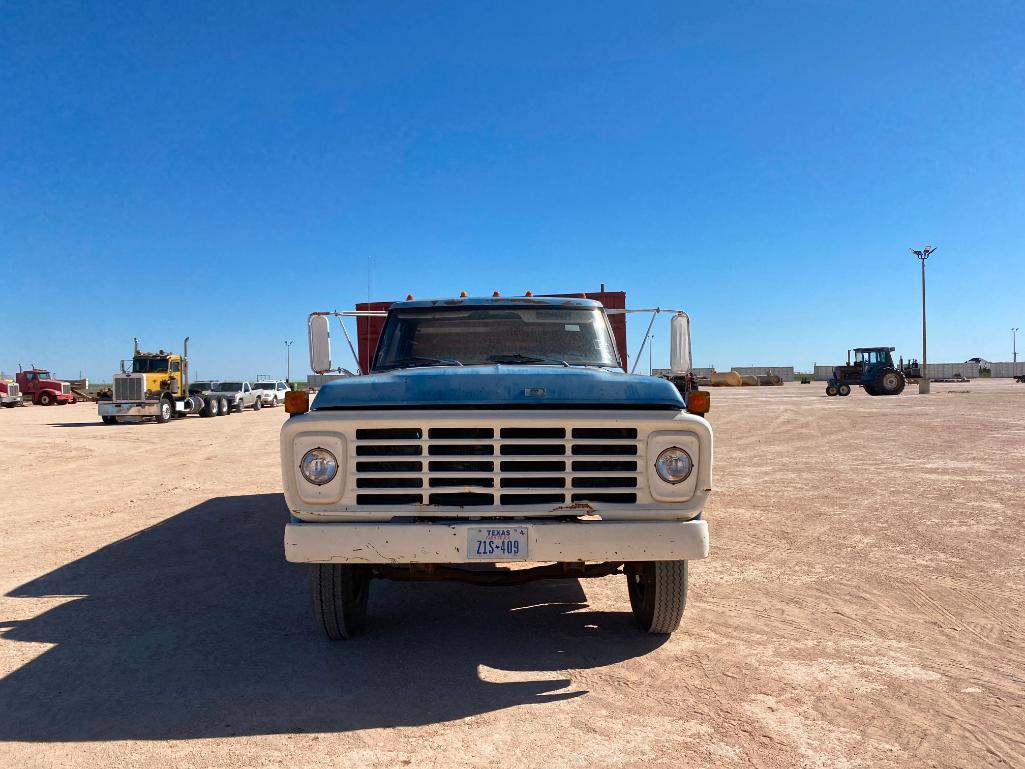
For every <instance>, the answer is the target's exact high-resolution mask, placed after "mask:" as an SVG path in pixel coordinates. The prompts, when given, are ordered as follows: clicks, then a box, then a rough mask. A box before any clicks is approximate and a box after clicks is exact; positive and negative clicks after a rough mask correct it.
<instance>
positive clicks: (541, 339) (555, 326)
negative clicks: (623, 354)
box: [374, 305, 619, 371]
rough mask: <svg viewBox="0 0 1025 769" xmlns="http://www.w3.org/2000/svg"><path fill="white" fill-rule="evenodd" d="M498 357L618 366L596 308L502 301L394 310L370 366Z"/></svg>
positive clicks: (468, 362) (490, 361)
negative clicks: (512, 304) (520, 305)
mask: <svg viewBox="0 0 1025 769" xmlns="http://www.w3.org/2000/svg"><path fill="white" fill-rule="evenodd" d="M497 363H510V364H516V365H528V366H529V365H546V364H547V365H552V364H555V365H571V366H603V367H609V368H614V367H618V366H619V361H618V360H617V358H616V348H615V345H614V344H613V341H612V336H611V334H610V333H609V325H608V323H607V322H606V320H605V314H604V313H603V312H602V311H601V310H600V309H594V308H589V307H559V306H555V307H545V306H538V307H510V306H504V305H500V306H494V307H425V308H409V309H399V310H392V311H391V312H390V313H388V318H387V320H386V321H385V325H384V330H383V331H382V332H381V340H380V343H379V344H378V347H377V355H376V357H375V360H374V370H375V371H387V370H389V369H396V368H408V367H412V366H437V365H462V366H487V365H495V364H497Z"/></svg>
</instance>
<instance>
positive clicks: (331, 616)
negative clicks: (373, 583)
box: [310, 563, 370, 641]
mask: <svg viewBox="0 0 1025 769" xmlns="http://www.w3.org/2000/svg"><path fill="white" fill-rule="evenodd" d="M310 586H311V588H312V593H313V616H314V617H315V618H316V620H317V624H318V625H320V626H321V627H322V628H323V629H324V633H325V634H326V635H327V637H328V638H330V639H332V640H334V641H337V640H340V639H343V638H350V637H352V636H353V635H354V634H356V633H358V632H359V631H361V630H362V629H363V628H364V626H365V625H366V621H367V603H368V599H369V597H370V568H369V567H368V566H353V565H351V564H347V563H315V564H313V567H312V568H311V570H310Z"/></svg>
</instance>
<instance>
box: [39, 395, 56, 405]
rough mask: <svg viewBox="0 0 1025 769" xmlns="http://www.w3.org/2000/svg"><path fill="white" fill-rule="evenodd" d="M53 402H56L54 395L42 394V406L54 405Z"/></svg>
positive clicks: (40, 397)
mask: <svg viewBox="0 0 1025 769" xmlns="http://www.w3.org/2000/svg"><path fill="white" fill-rule="evenodd" d="M53 403H54V399H53V396H52V395H50V393H43V394H42V395H40V396H39V405H40V406H52V405H53Z"/></svg>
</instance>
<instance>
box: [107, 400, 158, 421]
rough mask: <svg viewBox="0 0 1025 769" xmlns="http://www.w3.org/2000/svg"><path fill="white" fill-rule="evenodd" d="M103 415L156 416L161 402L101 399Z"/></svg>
mask: <svg viewBox="0 0 1025 769" xmlns="http://www.w3.org/2000/svg"><path fill="white" fill-rule="evenodd" d="M99 412H100V416H101V417H155V416H156V415H157V414H159V413H160V404H159V403H158V402H157V401H153V402H152V403H114V402H112V401H100V405H99Z"/></svg>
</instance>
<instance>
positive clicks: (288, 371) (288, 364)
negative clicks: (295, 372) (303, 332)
mask: <svg viewBox="0 0 1025 769" xmlns="http://www.w3.org/2000/svg"><path fill="white" fill-rule="evenodd" d="M292 341H293V340H291V339H286V340H285V381H286V382H288V383H289V384H291V383H292Z"/></svg>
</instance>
